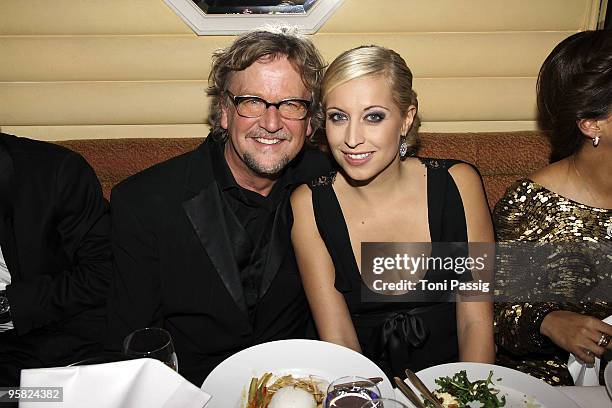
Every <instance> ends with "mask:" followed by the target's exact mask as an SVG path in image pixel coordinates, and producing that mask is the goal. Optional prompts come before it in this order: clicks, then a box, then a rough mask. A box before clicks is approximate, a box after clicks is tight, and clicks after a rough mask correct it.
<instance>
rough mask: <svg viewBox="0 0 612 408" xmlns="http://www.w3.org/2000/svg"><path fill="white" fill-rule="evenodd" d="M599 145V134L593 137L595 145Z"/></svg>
mask: <svg viewBox="0 0 612 408" xmlns="http://www.w3.org/2000/svg"><path fill="white" fill-rule="evenodd" d="M597 146H599V136H595V137H594V138H593V147H597Z"/></svg>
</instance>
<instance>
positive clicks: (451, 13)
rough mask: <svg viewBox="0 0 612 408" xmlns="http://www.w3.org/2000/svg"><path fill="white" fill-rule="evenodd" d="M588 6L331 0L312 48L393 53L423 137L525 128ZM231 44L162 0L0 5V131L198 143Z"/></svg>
mask: <svg viewBox="0 0 612 408" xmlns="http://www.w3.org/2000/svg"><path fill="white" fill-rule="evenodd" d="M598 4H599V0H537V1H533V0H515V1H512V2H508V1H506V0H465V1H457V0H436V1H431V0H410V1H406V0H385V1H380V2H371V1H365V0H344V2H343V3H342V5H341V6H340V7H339V8H338V10H337V11H336V13H335V14H334V15H333V16H332V17H331V18H330V20H328V21H327V22H326V23H325V24H324V25H323V27H322V28H321V30H320V32H319V33H317V34H315V35H314V36H313V37H312V39H313V41H314V42H315V44H316V45H317V47H318V48H319V49H320V50H321V52H322V54H323V55H324V57H325V58H326V59H328V60H331V59H333V58H334V57H336V56H337V55H338V54H339V53H340V52H342V51H344V50H346V49H348V48H350V47H353V46H358V45H362V44H372V43H374V44H381V45H385V46H388V47H391V48H393V49H395V50H397V51H398V52H399V53H400V54H402V56H404V57H405V58H406V60H407V61H408V63H409V65H410V67H411V68H412V70H413V73H414V75H415V89H416V90H417V92H418V94H419V100H420V107H421V115H422V117H423V121H424V123H423V130H426V131H449V132H457V131H504V130H523V129H524V130H528V129H533V128H534V127H535V102H534V99H535V78H536V76H537V73H538V70H539V67H540V65H541V63H542V61H543V60H544V58H545V56H546V55H547V54H548V53H549V52H550V50H551V49H552V48H553V47H554V46H555V45H556V44H557V43H558V42H559V41H561V40H562V39H563V38H565V37H567V36H569V35H571V34H572V33H574V32H577V31H579V30H584V29H588V28H592V27H594V25H595V21H596V17H597V5H598ZM232 39H233V37H230V36H210V37H197V36H195V35H194V34H193V33H192V32H191V30H190V29H189V28H188V26H187V25H186V24H185V23H184V22H183V21H182V20H181V19H180V18H179V17H178V16H176V15H175V14H174V13H173V12H172V10H171V9H170V8H169V7H168V6H166V4H165V3H164V2H163V0H104V1H99V0H53V1H49V0H0V56H1V57H2V64H0V101H3V103H1V104H0V128H2V129H10V130H11V131H21V132H26V133H25V134H26V135H31V136H32V135H36V137H37V138H46V139H47V140H48V139H49V138H54V137H57V138H59V139H70V138H92V137H130V136H133V137H140V136H141V135H142V136H143V137H146V135H147V134H149V133H151V134H154V135H160V137H163V136H161V135H165V134H167V133H166V132H168V133H169V134H171V135H172V134H174V135H176V136H177V137H179V136H182V135H192V134H194V133H198V134H201V133H205V132H206V129H207V127H206V125H204V124H203V123H204V121H205V116H206V111H207V104H208V101H207V99H206V97H205V89H206V86H207V83H206V79H207V77H208V73H209V70H210V56H211V53H212V52H213V51H214V50H215V49H217V48H219V47H222V46H225V45H227V44H228V43H229V42H230V41H231V40H232ZM46 132H48V135H46ZM131 132H133V135H132V133H131ZM84 133H87V135H85V134H84ZM105 135H108V136H105ZM148 137H155V136H148Z"/></svg>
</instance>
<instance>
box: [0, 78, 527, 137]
mask: <svg viewBox="0 0 612 408" xmlns="http://www.w3.org/2000/svg"><path fill="white" fill-rule="evenodd" d="M534 86H535V82H534V79H533V78H417V79H416V80H415V83H414V88H415V89H416V91H417V92H418V95H419V101H420V112H421V116H422V118H423V120H424V121H434V122H441V121H477V120H501V121H505V120H529V119H531V118H533V117H534V98H533V92H531V90H532V89H533V88H534ZM205 89H206V81H157V82H146V81H140V82H136V81H134V82H128V81H126V82H117V81H115V82H109V83H106V82H40V83H36V82H21V83H0V100H3V101H11V103H10V104H3V105H0V124H2V125H4V126H6V125H11V126H18V125H19V126H27V125H104V124H111V125H126V124H137V125H146V124H180V123H186V124H197V123H204V121H205V119H206V114H207V109H208V99H207V98H205ZM474 89H478V90H479V91H478V93H475V92H473V90H474Z"/></svg>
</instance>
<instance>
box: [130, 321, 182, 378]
mask: <svg viewBox="0 0 612 408" xmlns="http://www.w3.org/2000/svg"><path fill="white" fill-rule="evenodd" d="M123 352H124V353H125V354H126V355H128V356H134V357H143V358H145V357H146V358H153V359H155V360H159V361H161V362H162V363H164V364H165V365H167V366H168V367H170V368H171V369H173V370H174V371H178V360H177V358H176V352H175V351H174V345H173V344H172V337H171V336H170V333H168V331H166V330H164V329H161V328H159V327H146V328H144V329H139V330H136V331H133V332H132V333H130V334H128V335H127V337H126V338H125V340H123Z"/></svg>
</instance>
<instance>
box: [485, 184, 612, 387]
mask: <svg viewBox="0 0 612 408" xmlns="http://www.w3.org/2000/svg"><path fill="white" fill-rule="evenodd" d="M493 219H494V223H495V232H496V239H497V241H500V242H508V243H512V242H527V241H529V242H539V243H545V244H548V243H550V244H556V245H564V243H576V242H589V243H595V245H598V247H599V251H598V252H597V253H591V254H581V256H582V258H581V259H579V262H578V264H579V265H580V267H576V262H572V261H574V260H570V262H561V263H560V264H558V265H555V266H554V267H553V266H551V265H550V264H548V265H545V266H544V267H541V268H540V269H539V270H540V271H541V272H538V273H542V274H546V275H550V276H544V277H542V279H541V280H540V279H539V278H538V280H537V281H536V282H539V281H541V282H546V285H549V286H550V285H551V282H552V284H554V282H555V281H556V282H559V283H561V286H560V288H561V289H558V290H561V291H563V295H564V299H571V300H569V301H564V302H562V303H558V302H551V301H533V302H526V301H522V302H520V303H496V304H495V342H496V344H497V348H498V353H497V364H500V365H504V366H507V367H510V368H514V369H516V370H519V371H522V372H526V373H528V374H531V375H533V376H535V377H538V378H541V379H543V380H545V381H546V382H548V383H549V384H552V385H573V380H572V377H571V376H570V374H569V372H568V370H567V359H568V357H569V355H568V353H567V352H566V351H564V350H563V349H561V348H559V347H557V346H556V345H555V344H554V343H553V342H552V341H550V339H548V338H547V337H545V336H543V335H541V334H540V324H541V323H542V320H543V319H544V317H545V316H546V315H547V314H548V313H550V312H552V311H555V310H569V311H573V312H577V313H584V314H589V315H591V316H595V317H597V318H599V319H604V318H606V317H607V316H609V315H611V314H612V303H611V302H609V296H606V299H602V300H597V301H594V302H584V301H581V299H582V300H583V299H584V298H583V297H581V295H580V294H581V293H583V292H584V287H585V285H589V282H594V280H593V279H591V278H597V279H598V280H599V281H600V282H601V281H602V279H603V281H604V282H610V279H612V277H611V274H612V271H611V270H610V268H609V267H607V266H606V267H605V268H600V269H599V270H597V271H595V270H594V268H593V269H591V268H589V267H586V266H585V265H584V264H585V260H586V261H587V262H586V263H591V264H594V263H597V264H599V259H603V260H604V261H605V262H607V263H606V265H610V260H612V210H610V209H602V208H594V207H589V206H587V205H584V204H580V203H578V202H575V201H572V200H570V199H567V198H565V197H563V196H560V195H558V194H556V193H554V192H552V191H550V190H548V189H546V188H545V187H543V186H541V185H539V184H537V183H534V182H533V181H531V180H528V179H522V180H519V181H517V182H516V183H514V184H513V185H512V186H511V187H510V188H508V190H507V191H506V194H505V195H504V197H502V199H501V200H500V201H499V202H498V203H497V205H496V206H495V210H494V214H493ZM558 243H560V244H558ZM602 248H603V250H602ZM573 255H576V254H573ZM578 258H580V256H578ZM602 269H603V270H602ZM515 270H520V269H515ZM592 274H597V276H591V275H592ZM543 285H544V284H543ZM545 289H546V288H543V287H538V283H536V284H533V285H529V286H528V287H527V289H526V291H527V292H528V293H527V294H526V295H527V296H529V292H530V291H531V292H533V293H534V294H536V292H537V293H542V290H545ZM610 296H612V295H610ZM536 298H537V296H536ZM603 365H604V364H602V372H603ZM601 377H602V376H600V378H601ZM602 384H603V382H602Z"/></svg>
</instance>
